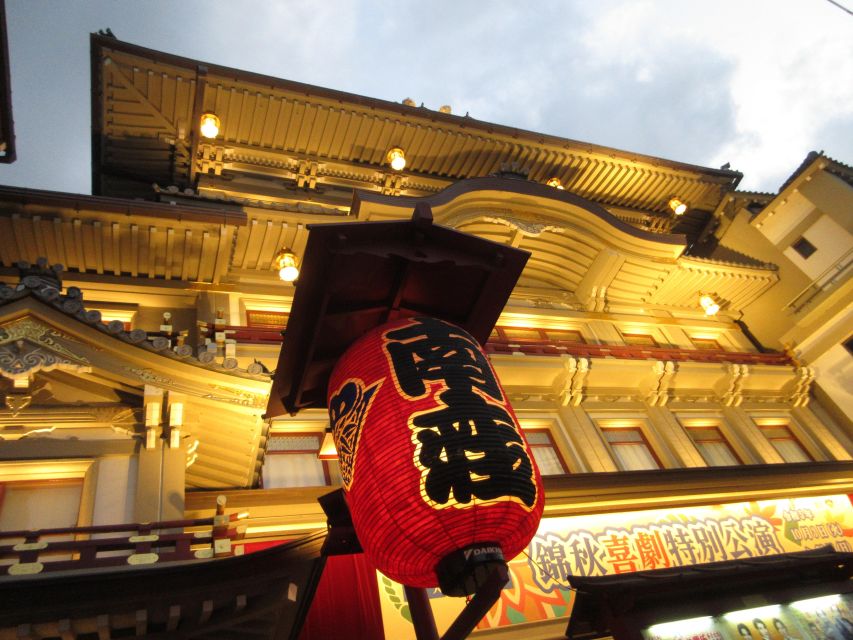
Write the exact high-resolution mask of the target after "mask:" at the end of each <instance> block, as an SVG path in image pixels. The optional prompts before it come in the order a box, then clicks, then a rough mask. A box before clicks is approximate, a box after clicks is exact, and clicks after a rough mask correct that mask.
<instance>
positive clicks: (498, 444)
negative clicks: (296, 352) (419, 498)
mask: <svg viewBox="0 0 853 640" xmlns="http://www.w3.org/2000/svg"><path fill="white" fill-rule="evenodd" d="M384 339H385V350H386V352H387V353H388V356H389V360H390V362H391V369H392V371H393V374H394V377H395V380H396V382H397V386H398V388H399V389H400V391H401V392H402V393H403V394H405V395H406V396H408V397H410V398H420V397H423V396H424V395H425V394H426V393H427V392H428V391H429V389H430V387H429V385H428V383H430V382H440V383H443V384H442V385H441V391H440V392H439V393H438V394H437V395H436V400H438V406H437V407H435V408H434V409H430V410H427V411H423V412H418V413H416V414H415V415H414V417H413V418H412V419H411V421H410V426H411V428H412V429H413V431H414V433H415V439H416V445H417V448H416V458H417V459H416V464H418V466H419V467H420V468H421V469H422V470H423V471H424V472H425V474H424V482H423V488H424V491H425V493H426V495H427V497H428V498H429V500H430V501H432V503H435V504H436V505H446V504H447V503H448V502H449V501H450V497H451V493H452V495H453V499H454V500H455V501H456V502H457V503H459V504H462V505H467V504H469V503H471V500H472V498H476V499H479V500H495V499H498V498H503V497H511V498H515V499H517V500H519V501H521V502H522V503H523V504H524V505H526V506H527V507H532V506H533V504H534V503H535V501H536V484H535V479H534V474H533V464H532V462H531V460H530V454H529V452H528V450H527V447H526V446H525V444H524V440H523V438H522V436H521V433H520V432H519V430H518V426H517V424H516V422H515V419H514V418H513V417H512V415H511V414H510V413H509V411H507V408H506V401H505V399H504V397H503V394H502V393H501V389H500V386H499V385H498V381H497V379H496V378H495V375H494V372H493V371H492V367H491V365H490V364H489V362H488V360H487V359H486V356H485V354H484V353H483V351H482V350H481V349H480V346H479V345H478V344H477V342H476V341H475V340H474V338H472V337H471V336H470V335H469V334H468V333H467V332H465V331H463V330H462V329H460V328H459V327H456V326H454V325H452V324H450V323H448V322H444V321H442V320H436V319H434V318H413V324H411V325H408V326H405V327H402V328H400V329H393V330H391V331H388V332H387V333H385V335H384Z"/></svg>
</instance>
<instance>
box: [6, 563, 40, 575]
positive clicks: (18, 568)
mask: <svg viewBox="0 0 853 640" xmlns="http://www.w3.org/2000/svg"><path fill="white" fill-rule="evenodd" d="M43 570H44V565H43V564H42V563H41V562H19V563H17V564H13V565H9V575H10V576H31V575H33V574H36V573H41V572H42V571H43Z"/></svg>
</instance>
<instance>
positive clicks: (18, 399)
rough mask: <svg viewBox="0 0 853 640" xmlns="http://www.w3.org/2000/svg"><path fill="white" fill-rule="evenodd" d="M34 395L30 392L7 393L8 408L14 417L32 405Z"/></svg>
mask: <svg viewBox="0 0 853 640" xmlns="http://www.w3.org/2000/svg"><path fill="white" fill-rule="evenodd" d="M32 401H33V397H32V396H31V395H29V394H26V395H24V394H20V393H9V394H7V395H6V408H7V409H8V410H9V411H11V412H12V417H15V416H17V415H18V414H19V413H21V411H23V410H24V409H26V408H27V407H29V406H30V403H31V402H32Z"/></svg>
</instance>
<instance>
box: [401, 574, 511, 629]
mask: <svg viewBox="0 0 853 640" xmlns="http://www.w3.org/2000/svg"><path fill="white" fill-rule="evenodd" d="M507 582H509V570H508V569H507V566H506V565H505V564H504V565H499V566H497V567H495V568H494V569H493V570H492V571H491V572H490V573H489V576H488V577H487V578H486V579H485V580H484V581H483V584H482V585H481V586H480V588H479V589H477V592H476V593H475V594H474V597H473V598H471V602H469V603H468V606H466V607H465V608H464V609H463V610H462V613H460V614H459V616H458V617H457V618H456V620H454V621H453V624H451V625H450V627H449V628H448V629H447V631H446V632H445V633H444V635H443V636H441V640H464V638H467V637H468V635H469V634H470V633H471V632H472V631H473V630H474V627H476V626H477V623H478V622H480V620H482V619H483V616H485V615H486V614H487V613H488V612H489V609H491V608H492V606H493V605H494V604H495V603H496V602H497V601H498V599H499V598H500V597H501V589H503V588H504V585H505V584H506V583H507ZM413 615H414V614H413Z"/></svg>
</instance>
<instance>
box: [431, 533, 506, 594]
mask: <svg viewBox="0 0 853 640" xmlns="http://www.w3.org/2000/svg"><path fill="white" fill-rule="evenodd" d="M500 566H504V567H506V560H505V559H504V554H503V549H502V548H501V545H500V544H498V543H497V542H478V543H476V544H472V545H469V546H467V547H463V548H461V549H457V550H455V551H452V552H450V553H448V554H447V555H446V556H444V557H443V558H442V559H441V560H439V561H438V563H437V564H436V565H435V573H436V576H437V577H438V586H439V588H440V589H441V592H442V593H443V594H444V595H446V596H470V595H473V594H475V593H476V592H477V590H478V589H479V588H480V586H482V585H483V584H484V583H485V581H486V580H487V578H488V577H489V575H491V573H492V572H493V571H494V570H495V569H497V568H498V567H500Z"/></svg>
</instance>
